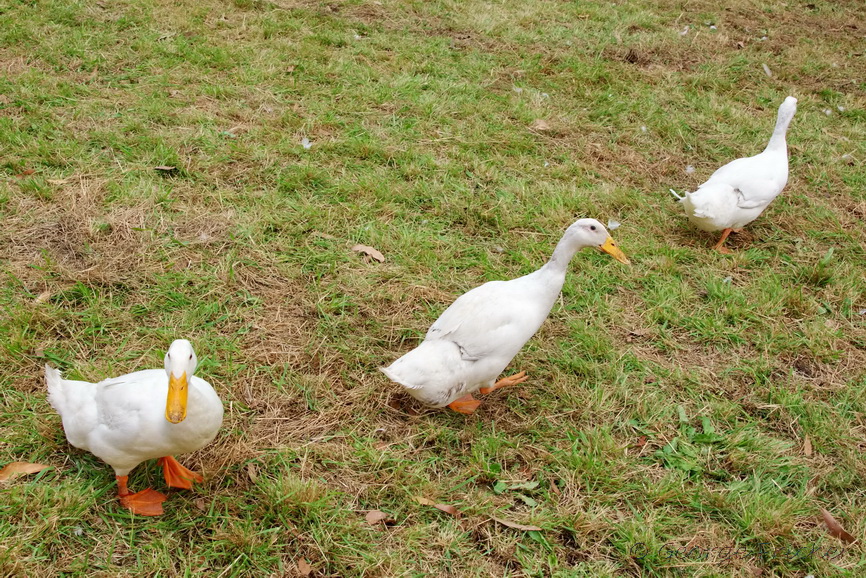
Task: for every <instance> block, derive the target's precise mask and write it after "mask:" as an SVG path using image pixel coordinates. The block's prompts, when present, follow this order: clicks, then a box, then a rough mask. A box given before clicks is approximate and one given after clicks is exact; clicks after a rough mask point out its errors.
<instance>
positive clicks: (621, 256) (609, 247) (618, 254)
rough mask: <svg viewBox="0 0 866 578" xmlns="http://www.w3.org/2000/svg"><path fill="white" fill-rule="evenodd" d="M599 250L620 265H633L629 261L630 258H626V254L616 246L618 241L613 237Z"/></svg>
mask: <svg viewBox="0 0 866 578" xmlns="http://www.w3.org/2000/svg"><path fill="white" fill-rule="evenodd" d="M598 249H599V250H600V251H602V252H604V253H607V254H608V255H610V256H611V257H613V258H614V259H616V260H617V261H619V262H620V263H625V264H626V265H631V261H629V260H628V257H626V256H625V253H623V252H622V251H620V250H619V247H617V246H616V241H614V240H613V237H608V238H607V241H605V242H604V245H601V246H600V247H599V248H598Z"/></svg>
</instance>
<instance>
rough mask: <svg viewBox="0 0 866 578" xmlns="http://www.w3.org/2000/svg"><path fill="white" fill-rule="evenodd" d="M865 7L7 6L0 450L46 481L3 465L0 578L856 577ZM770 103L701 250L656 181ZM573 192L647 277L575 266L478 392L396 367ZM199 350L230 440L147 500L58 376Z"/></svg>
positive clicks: (865, 345) (258, 2)
mask: <svg viewBox="0 0 866 578" xmlns="http://www.w3.org/2000/svg"><path fill="white" fill-rule="evenodd" d="M711 26H715V28H711ZM864 26H866V9H864V7H863V5H862V2H853V1H842V2H833V3H830V2H824V1H821V0H816V1H814V2H810V3H803V2H794V3H791V2H788V3H782V2H778V1H776V0H766V1H764V2H761V3H750V2H745V1H744V0H736V1H735V2H733V3H728V4H727V5H726V7H722V6H720V5H719V3H713V2H708V1H706V0H697V1H694V2H688V3H685V4H683V3H679V2H671V1H669V0H663V1H661V2H646V1H643V0H640V1H635V2H628V3H616V4H611V3H595V2H575V3H563V2H554V1H552V0H528V1H526V2H514V3H508V2H485V1H477V0H471V1H468V2H453V1H447V0H440V1H432V2H418V1H398V0H382V1H381V2H361V1H358V0H345V1H344V0H335V1H333V2H329V3H318V4H317V3H303V2H293V1H291V0H275V1H273V2H267V1H264V0H235V1H234V2H215V1H213V0H204V1H201V2H182V3H173V2H162V1H159V0H118V1H117V2H90V1H83V0H78V1H76V0H71V1H64V2H60V1H55V0H47V1H45V2H39V3H32V2H25V1H23V0H22V1H19V0H12V1H10V2H7V3H6V4H4V5H3V6H2V7H0V63H2V67H0V150H2V151H3V154H2V157H0V216H2V222H3V225H4V226H3V228H2V232H0V257H2V261H0V273H2V278H3V280H2V284H0V308H2V316H0V344H2V347H0V464H3V463H6V462H10V461H34V462H42V463H48V464H51V465H52V466H53V468H52V469H50V470H46V471H44V472H42V473H40V474H38V475H36V476H31V477H27V478H19V479H17V480H15V481H13V482H10V483H7V484H5V485H4V486H3V487H2V489H0V490H2V504H3V505H2V511H3V516H2V517H0V574H3V575H21V576H57V575H79V574H81V575H83V574H87V575H88V576H90V575H92V576H107V575H112V576H113V575H129V576H155V575H160V576H175V575H177V576H188V575H192V574H194V573H202V574H205V575H213V576H264V575H298V574H301V573H302V572H301V570H302V569H303V563H302V562H301V559H303V560H304V561H305V562H307V563H309V564H310V565H311V566H312V568H313V575H316V576H362V575H363V576H422V575H434V576H446V575H454V576H558V577H565V576H615V575H616V576H619V575H635V576H637V575H647V576H668V575H678V574H688V575H695V576H732V575H737V576H754V575H758V574H761V573H762V575H765V576H766V575H777V576H782V575H786V576H787V575H805V574H807V573H814V574H816V575H822V576H826V575H852V576H854V575H860V574H861V573H862V572H863V567H864V565H866V558H864V555H863V550H862V546H861V545H860V543H859V542H858V543H857V544H854V545H852V546H845V545H844V544H842V543H841V542H839V541H838V540H837V539H835V538H833V537H831V536H830V535H829V534H828V533H827V531H826V529H825V528H824V527H823V525H822V524H821V522H820V515H819V511H820V509H821V508H825V509H827V510H828V511H830V512H831V513H833V514H834V515H835V516H836V517H837V519H839V521H840V522H841V523H842V524H843V525H844V526H845V528H846V529H847V530H848V531H849V532H850V533H852V534H853V535H855V536H858V537H859V536H862V535H863V534H864V531H866V521H864V510H866V495H864V491H863V484H862V480H863V475H864V473H866V471H864V462H863V458H862V456H863V414H864V402H866V371H864V369H863V368H864V366H866V316H864V315H863V310H864V308H866V281H864V276H863V271H864V268H866V251H864V247H866V244H864V243H866V233H864V228H863V219H864V217H866V193H864V191H866V171H864V166H863V160H864V158H866V144H864V143H866V112H864V110H866V84H864V83H863V79H862V66H860V65H861V63H862V62H861V61H862V42H861V37H862V35H863V29H864ZM686 27H688V30H686ZM764 64H766V65H767V67H768V68H769V69H770V71H771V74H772V76H770V77H768V76H767V75H766V74H765V72H764V71H763V67H762V65H764ZM788 94H793V95H795V96H796V97H797V98H798V99H799V110H798V112H797V116H796V117H795V118H794V121H793V123H792V125H791V129H790V132H789V150H790V157H791V178H790V181H789V184H788V187H787V188H786V190H785V192H784V193H783V195H782V196H781V197H780V198H779V199H777V200H776V201H775V202H774V203H773V204H772V205H771V207H770V208H769V209H768V210H767V211H766V213H765V214H764V216H762V217H761V218H760V219H759V220H758V221H756V222H755V223H753V224H752V225H750V226H749V227H748V228H747V230H746V232H745V233H743V234H741V235H739V236H737V237H736V238H734V239H732V240H731V241H729V244H730V245H731V246H732V247H733V248H734V249H735V250H736V251H735V254H734V255H732V256H723V255H719V254H716V253H714V252H712V251H710V250H709V247H710V246H711V244H712V242H714V239H711V238H710V237H709V236H707V235H704V234H702V233H699V232H697V231H695V230H694V229H692V228H690V227H689V226H688V225H687V223H686V221H685V219H684V217H683V215H682V214H681V211H680V208H679V207H678V206H676V205H675V204H674V203H673V202H672V199H671V198H670V195H669V194H668V193H667V189H668V188H671V187H672V188H675V189H677V190H683V189H688V190H693V188H694V187H695V186H697V184H699V183H700V182H702V180H703V179H705V178H706V177H708V176H709V174H710V173H711V172H712V171H713V170H714V169H715V168H717V167H718V166H720V165H721V164H723V163H725V162H727V161H729V160H731V159H733V158H736V157H739V156H743V155H748V154H755V153H757V152H759V151H760V150H761V148H762V147H763V146H764V144H765V142H766V140H767V139H768V137H769V134H770V131H771V130H772V126H773V122H774V118H775V111H776V108H777V106H778V104H779V103H780V102H781V101H782V99H783V98H784V97H785V96H787V95H788ZM537 119H543V120H545V121H546V122H547V123H548V124H549V125H550V130H547V131H539V130H533V129H532V128H531V126H532V124H533V122H534V121H535V120H537ZM303 138H307V139H309V141H310V142H311V143H312V147H311V148H309V149H305V148H304V147H302V146H301V141H302V139H303ZM689 165H691V166H693V167H694V168H695V171H694V173H693V174H689V173H687V172H686V171H685V168H686V167H687V166H689ZM156 166H173V167H175V169H173V170H170V171H158V170H154V167H156ZM579 216H593V217H596V218H599V219H602V220H607V219H608V218H613V219H616V220H618V221H621V222H622V223H623V226H622V228H620V229H619V230H617V231H616V233H615V237H616V239H617V241H618V242H619V244H620V245H621V246H622V247H623V249H624V250H625V252H626V254H628V255H629V257H630V258H631V259H632V261H633V265H632V266H631V267H623V266H621V265H619V264H617V263H615V262H613V261H612V260H610V259H608V258H606V257H604V256H602V255H596V254H589V253H582V254H579V255H578V256H577V257H576V258H575V259H574V262H573V263H572V265H571V272H570V273H569V277H568V280H567V282H566V286H565V288H564V290H563V295H562V299H561V301H560V303H559V304H558V305H557V306H555V307H554V310H553V311H552V313H551V315H550V319H549V320H548V322H547V323H546V324H545V325H544V326H543V328H542V329H541V330H540V331H539V333H538V335H536V337H535V338H533V339H532V340H531V341H530V342H529V343H528V344H527V346H526V348H525V349H524V350H523V352H521V354H520V355H519V356H518V357H517V358H516V359H515V361H514V363H513V364H512V367H511V368H509V369H514V370H515V371H516V370H519V369H527V370H528V372H529V374H530V380H529V381H528V382H526V383H525V384H523V385H521V386H518V387H515V388H514V389H512V390H506V391H502V392H499V393H496V394H493V395H491V396H488V398H487V399H485V401H484V403H483V405H482V406H481V408H480V410H479V411H478V412H477V413H476V414H475V415H474V416H472V417H469V418H466V417H463V416H460V415H457V414H454V413H450V412H446V411H436V410H427V409H425V408H422V407H420V406H417V405H415V404H414V403H413V402H411V400H410V398H408V396H406V395H405V394H404V393H402V392H401V391H400V389H399V387H398V386H395V385H394V384H391V383H389V382H388V381H387V379H386V378H385V377H384V376H383V375H382V374H381V373H379V372H378V371H377V367H379V366H382V365H386V364H388V363H389V362H390V361H392V360H393V359H395V358H396V357H397V356H399V355H400V354H402V353H403V352H405V351H408V350H409V349H410V348H411V347H413V345H414V344H416V343H417V341H418V339H419V338H420V337H421V336H422V335H423V333H424V331H425V330H426V328H427V327H428V326H429V324H430V323H431V322H432V320H433V319H435V317H436V315H437V314H438V313H439V312H441V311H442V310H443V309H444V308H445V307H446V306H447V305H448V304H449V303H450V302H451V301H452V300H453V299H454V298H455V297H456V296H457V295H459V294H460V293H462V292H464V291H466V290H468V289H470V288H471V287H474V286H476V285H478V284H480V283H482V282H484V281H487V280H492V279H503V278H511V277H515V276H518V275H521V274H524V273H527V272H529V271H531V270H533V269H534V268H536V267H538V266H539V265H540V264H541V263H543V262H544V260H545V259H546V258H547V257H548V256H549V254H550V252H551V251H552V249H553V246H554V245H555V243H556V241H557V240H558V239H559V236H560V235H561V234H562V232H563V231H564V229H565V228H566V227H567V226H568V224H570V223H571V222H572V221H573V220H575V218H577V217H579ZM355 243H363V244H366V245H371V246H374V247H376V248H377V249H379V250H381V251H382V252H383V253H384V255H385V256H386V262H385V263H382V264H379V263H376V262H365V261H364V260H362V259H361V258H360V257H359V256H358V255H357V254H355V253H353V252H351V251H350V250H349V248H350V247H351V246H352V245H353V244H355ZM181 336H182V337H187V338H189V339H191V340H192V341H193V343H194V345H195V347H196V351H197V353H198V356H199V359H200V360H201V361H200V366H199V369H198V371H197V373H198V374H199V375H200V376H201V377H204V378H205V379H208V380H209V381H210V382H211V383H213V384H214V386H215V387H216V388H217V390H218V391H219V392H220V394H221V396H222V398H223V400H224V402H225V407H226V421H225V426H224V428H223V430H222V431H221V433H220V435H219V436H218V438H217V439H216V440H215V442H214V443H213V444H211V445H210V446H208V447H207V448H205V449H203V450H202V451H200V452H198V453H197V454H195V455H192V456H185V457H184V458H182V461H183V462H184V463H185V464H186V465H188V466H190V467H193V468H196V469H199V470H200V471H203V472H204V474H205V476H206V479H207V481H206V483H205V485H204V486H203V487H202V488H200V489H198V490H197V491H194V492H171V493H170V496H169V501H168V502H167V503H166V510H167V512H166V515H165V516H164V517H162V518H159V519H142V518H133V517H132V516H131V515H129V514H128V513H127V512H126V511H124V510H123V509H121V508H120V507H119V506H118V504H117V501H116V500H115V497H114V492H115V487H114V485H113V475H112V472H111V470H110V468H108V467H107V466H106V465H105V464H102V463H101V462H99V460H98V459H96V458H94V457H93V456H91V455H89V454H86V453H83V452H81V451H78V450H75V449H74V448H71V447H70V446H69V445H68V444H67V443H66V441H65V438H64V436H63V432H62V428H61V425H60V420H59V418H58V416H57V415H56V414H55V413H54V412H53V411H52V410H51V408H50V407H49V405H48V404H47V402H46V399H45V391H44V383H43V378H42V377H41V376H42V370H41V367H42V365H43V364H44V363H45V362H50V363H52V364H55V365H58V366H60V367H61V369H63V370H64V371H65V373H66V374H67V375H69V376H71V377H73V378H82V379H88V380H92V381H96V380H99V379H102V378H104V377H107V376H111V375H116V374H120V373H124V372H127V371H131V370H134V369H137V368H142V367H159V366H160V364H161V357H162V355H163V354H164V351H165V349H166V348H167V346H168V344H169V343H170V342H171V340H172V339H173V338H176V337H181ZM807 437H808V438H809V440H810V442H811V444H812V446H813V448H814V451H813V453H812V455H805V453H804V451H803V445H804V440H805V439H806V438H807ZM146 484H152V485H153V486H154V487H156V488H157V489H159V488H161V487H162V485H161V484H162V482H161V480H160V477H159V472H158V469H157V468H156V466H155V465H154V464H147V465H142V466H140V467H139V468H137V469H136V470H135V471H134V472H133V474H132V480H131V485H132V486H133V487H145V485H146ZM418 496H422V497H426V498H428V499H430V500H434V501H436V502H441V503H445V504H450V505H454V506H455V507H457V508H458V509H459V510H460V511H461V513H462V516H461V517H460V518H455V517H452V516H450V515H449V514H447V513H444V512H442V511H440V510H437V509H435V508H431V507H429V506H424V505H421V504H419V503H418V502H417V501H416V500H415V499H414V498H415V497H418ZM370 510H381V511H384V512H385V513H387V514H388V515H389V516H390V518H391V520H392V521H393V522H392V523H391V524H390V525H388V526H381V525H380V526H378V527H372V526H370V525H368V524H367V523H366V522H365V520H364V516H365V514H366V512H367V511H370ZM491 517H496V518H500V519H505V520H508V521H511V522H516V523H520V524H529V525H537V526H539V527H541V528H542V531H522V530H519V529H514V528H509V527H507V526H504V525H502V524H500V523H498V522H495V521H492V520H491ZM761 544H769V546H761ZM665 545H668V546H667V547H666V548H665V547H664V546H665ZM843 546H845V547H844V549H841V550H840V548H842V547H843ZM695 547H697V548H698V549H695ZM762 547H763V548H773V549H774V552H776V554H777V555H774V556H765V557H763V558H761V557H759V556H756V555H748V553H749V552H751V553H752V554H754V552H755V551H756V549H760V548H762ZM813 547H814V548H817V549H818V550H810V548H813ZM673 548H676V549H678V550H673ZM797 548H805V550H799V551H796V549H797ZM833 548H835V550H830V549H833ZM708 549H712V553H711V554H709V555H704V554H702V552H704V553H705V552H706V550H708ZM731 551H733V552H734V554H731ZM828 552H829V554H828ZM830 558H832V559H830ZM299 564H300V566H299Z"/></svg>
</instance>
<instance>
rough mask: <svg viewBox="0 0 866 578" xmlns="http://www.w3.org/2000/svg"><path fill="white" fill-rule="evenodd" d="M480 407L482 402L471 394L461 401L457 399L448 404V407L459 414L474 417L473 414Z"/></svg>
mask: <svg viewBox="0 0 866 578" xmlns="http://www.w3.org/2000/svg"><path fill="white" fill-rule="evenodd" d="M479 405H481V402H480V401H478V400H477V399H475V398H474V397H472V394H471V393H470V394H469V395H464V396H463V397H461V398H459V399H455V400H454V401H452V402H451V403H449V404H448V407H450V408H451V409H453V410H454V411H456V412H458V413H462V414H464V415H472V413H473V412H474V411H475V410H476V409H478V406H479Z"/></svg>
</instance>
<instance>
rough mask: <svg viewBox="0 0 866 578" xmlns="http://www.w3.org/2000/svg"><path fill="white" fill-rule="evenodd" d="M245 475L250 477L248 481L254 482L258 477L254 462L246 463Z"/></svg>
mask: <svg viewBox="0 0 866 578" xmlns="http://www.w3.org/2000/svg"><path fill="white" fill-rule="evenodd" d="M247 475H248V476H249V477H250V481H251V482H252V483H254V484H255V483H256V480H258V479H259V469H258V468H257V467H256V464H247Z"/></svg>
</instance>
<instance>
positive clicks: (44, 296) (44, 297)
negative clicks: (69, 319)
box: [33, 291, 51, 303]
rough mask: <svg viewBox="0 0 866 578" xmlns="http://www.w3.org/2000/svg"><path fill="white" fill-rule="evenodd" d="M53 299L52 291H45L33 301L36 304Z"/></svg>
mask: <svg viewBox="0 0 866 578" xmlns="http://www.w3.org/2000/svg"><path fill="white" fill-rule="evenodd" d="M49 299H51V291H43V292H42V293H40V294H39V295H37V296H36V299H34V300H33V302H34V303H45V302H46V301H48V300H49Z"/></svg>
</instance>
